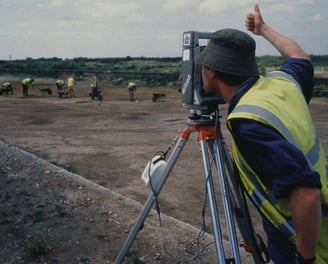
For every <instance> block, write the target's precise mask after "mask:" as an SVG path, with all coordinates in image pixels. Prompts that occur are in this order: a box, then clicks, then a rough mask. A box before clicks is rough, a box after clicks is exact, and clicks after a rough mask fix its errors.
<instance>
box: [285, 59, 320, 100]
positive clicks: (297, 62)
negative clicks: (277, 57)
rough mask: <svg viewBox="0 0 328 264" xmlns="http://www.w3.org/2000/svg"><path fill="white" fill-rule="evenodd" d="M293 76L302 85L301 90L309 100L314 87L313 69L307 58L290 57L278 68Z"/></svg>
mask: <svg viewBox="0 0 328 264" xmlns="http://www.w3.org/2000/svg"><path fill="white" fill-rule="evenodd" d="M280 70H281V71H283V72H286V73H288V74H290V75H291V76H293V77H294V79H295V80H296V81H297V82H298V83H299V84H300V86H301V87H302V91H303V94H304V97H305V99H306V101H307V103H309V102H310V100H311V98H312V95H313V87H314V80H313V78H314V69H313V65H312V63H311V62H310V61H309V60H305V59H295V58H291V59H288V60H286V61H285V62H284V63H283V64H282V65H281V68H280Z"/></svg>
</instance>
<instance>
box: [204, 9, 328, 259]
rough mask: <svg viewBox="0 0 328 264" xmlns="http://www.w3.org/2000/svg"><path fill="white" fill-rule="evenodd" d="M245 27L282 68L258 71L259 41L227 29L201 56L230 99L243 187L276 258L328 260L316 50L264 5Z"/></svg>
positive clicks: (209, 87)
mask: <svg viewBox="0 0 328 264" xmlns="http://www.w3.org/2000/svg"><path fill="white" fill-rule="evenodd" d="M254 11H255V12H254V13H253V14H248V15H247V16H246V21H245V25H246V29H247V30H248V31H250V32H252V33H254V34H255V35H258V36H262V37H263V38H264V39H266V40H267V41H268V42H269V43H271V44H272V45H273V46H274V47H275V48H276V49H277V50H278V51H279V53H280V54H281V55H282V56H283V57H284V58H285V61H284V62H283V63H282V65H281V67H280V69H279V70H277V71H274V72H270V73H268V74H267V75H266V76H261V75H259V73H258V68H257V64H256V58H255V46H256V44H255V41H254V39H253V38H252V37H250V36H249V35H248V34H247V33H244V32H242V31H239V30H235V29H222V30H219V31H217V32H215V33H213V34H212V37H211V40H210V42H209V43H208V45H207V47H206V48H205V49H204V51H203V52H202V53H201V54H200V56H199V57H198V60H199V62H200V63H201V65H202V80H203V86H204V90H205V92H206V93H209V94H216V95H219V96H222V97H223V99H224V100H225V101H226V102H228V103H229V109H228V117H227V126H228V129H229V130H230V133H231V135H232V156H233V160H234V163H235V165H236V168H237V169H238V174H239V176H240V179H241V182H242V184H243V187H244V188H245V190H246V192H247V193H248V195H249V197H250V199H252V201H253V202H254V204H255V205H256V206H257V208H258V209H259V211H260V212H261V214H262V216H263V227H264V230H265V231H266V233H267V238H268V249H269V252H270V256H271V259H272V260H273V261H274V263H278V264H282V263H283V264H287V263H303V264H305V263H319V264H324V263H328V181H327V159H326V157H325V154H324V150H323V148H322V146H321V144H320V141H319V138H318V136H317V134H316V131H315V128H314V125H313V122H312V120H311V116H310V113H309V109H308V103H309V102H310V99H311V97H312V90H313V85H314V83H313V66H312V64H311V62H310V57H309V55H308V54H307V53H305V51H304V50H303V49H302V48H301V47H300V46H299V45H298V44H297V43H296V42H295V41H294V40H292V39H290V38H288V37H286V36H284V35H282V34H280V33H278V32H276V31H275V30H274V29H272V28H271V27H270V26H269V25H267V24H266V23H265V22H264V20H263V18H262V15H261V13H260V10H259V7H258V5H255V7H254Z"/></svg>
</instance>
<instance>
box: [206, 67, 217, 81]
mask: <svg viewBox="0 0 328 264" xmlns="http://www.w3.org/2000/svg"><path fill="white" fill-rule="evenodd" d="M208 73H209V75H210V77H211V78H212V79H215V75H216V73H215V70H214V69H212V68H209V69H208Z"/></svg>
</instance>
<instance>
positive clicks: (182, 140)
mask: <svg viewBox="0 0 328 264" xmlns="http://www.w3.org/2000/svg"><path fill="white" fill-rule="evenodd" d="M190 133H191V132H190V130H188V129H187V128H186V129H184V130H183V131H182V132H181V134H180V137H179V139H178V141H177V143H176V144H175V146H174V149H173V150H172V153H171V155H170V156H169V158H168V160H167V165H166V167H165V169H164V171H163V172H162V175H158V177H157V178H158V179H157V181H156V186H155V188H154V189H155V191H156V194H154V193H153V192H152V193H151V194H150V195H149V196H148V199H147V201H146V203H145V205H144V207H143V208H142V210H141V212H140V214H139V216H138V218H137V220H136V222H135V224H134V225H133V227H132V229H131V231H130V233H129V235H128V237H127V239H126V240H125V242H124V244H123V246H122V247H121V250H120V252H119V253H118V255H117V257H116V259H115V262H114V263H115V264H120V263H122V262H123V260H124V257H125V256H126V254H127V253H128V251H129V250H130V248H131V246H132V244H133V242H134V240H135V238H136V236H137V234H138V232H139V230H140V228H141V227H142V225H143V223H144V221H145V219H146V217H147V215H148V214H149V212H150V210H151V208H152V206H153V205H154V200H155V198H156V197H155V196H156V195H158V194H159V193H160V191H161V190H162V188H163V186H164V184H165V182H166V180H167V178H168V176H169V174H170V172H171V171H172V169H173V167H174V165H175V163H176V161H177V160H178V157H179V156H180V154H181V152H182V150H183V148H184V146H185V145H186V142H187V140H188V137H189V135H190Z"/></svg>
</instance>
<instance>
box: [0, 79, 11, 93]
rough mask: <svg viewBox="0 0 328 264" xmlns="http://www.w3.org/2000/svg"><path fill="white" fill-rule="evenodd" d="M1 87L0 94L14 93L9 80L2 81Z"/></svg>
mask: <svg viewBox="0 0 328 264" xmlns="http://www.w3.org/2000/svg"><path fill="white" fill-rule="evenodd" d="M1 86H2V88H1V94H0V95H3V94H6V95H8V94H11V95H13V94H14V90H13V87H12V85H11V82H4V83H2V85H1Z"/></svg>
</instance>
